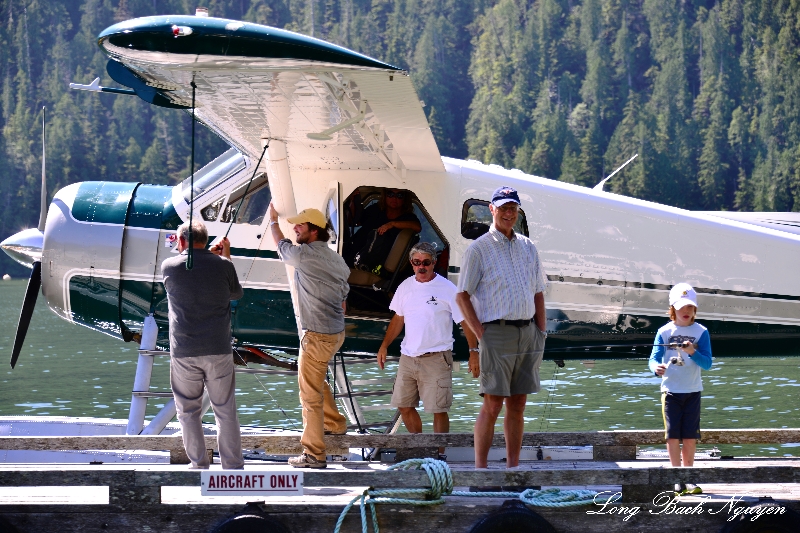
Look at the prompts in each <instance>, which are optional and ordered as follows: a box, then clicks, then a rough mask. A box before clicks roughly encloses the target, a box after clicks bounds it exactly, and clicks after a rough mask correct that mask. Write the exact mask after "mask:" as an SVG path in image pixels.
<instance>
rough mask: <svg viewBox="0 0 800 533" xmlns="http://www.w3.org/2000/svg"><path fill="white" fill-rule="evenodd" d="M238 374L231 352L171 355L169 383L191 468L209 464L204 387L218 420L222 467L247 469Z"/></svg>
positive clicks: (218, 440) (203, 466) (226, 468)
mask: <svg viewBox="0 0 800 533" xmlns="http://www.w3.org/2000/svg"><path fill="white" fill-rule="evenodd" d="M235 376H236V375H235V374H234V373H233V357H232V356H231V354H229V353H225V354H220V355H202V356H197V357H172V358H171V360H170V365H169V382H170V385H172V395H173V397H174V398H175V409H176V410H177V411H178V421H179V422H180V423H181V429H182V430H183V447H184V448H185V449H186V455H187V456H188V457H189V460H190V461H191V462H192V468H208V467H209V460H208V454H206V441H205V437H204V436H203V426H202V419H201V418H202V414H203V412H202V409H203V387H204V386H205V389H206V390H207V391H208V397H209V399H210V400H211V406H212V407H213V408H214V418H215V419H216V420H217V446H218V447H219V459H220V462H221V463H222V468H224V469H225V470H235V469H239V468H244V459H243V458H242V436H241V432H240V428H239V417H238V416H237V414H236V397H235V393H236V379H235Z"/></svg>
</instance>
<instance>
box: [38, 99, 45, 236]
mask: <svg viewBox="0 0 800 533" xmlns="http://www.w3.org/2000/svg"><path fill="white" fill-rule="evenodd" d="M46 113H47V108H45V107H42V205H41V206H40V208H39V231H41V232H44V223H45V221H46V220H47V179H46V178H45V168H44V158H45V151H44V149H45V146H46V145H45V136H44V134H45V130H44V117H45V114H46Z"/></svg>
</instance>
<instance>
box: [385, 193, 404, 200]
mask: <svg viewBox="0 0 800 533" xmlns="http://www.w3.org/2000/svg"><path fill="white" fill-rule="evenodd" d="M405 197H406V193H404V192H392V191H388V192H387V193H386V198H397V199H398V200H402V199H403V198H405Z"/></svg>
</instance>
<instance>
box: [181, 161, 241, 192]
mask: <svg viewBox="0 0 800 533" xmlns="http://www.w3.org/2000/svg"><path fill="white" fill-rule="evenodd" d="M244 167H245V162H244V156H243V155H242V154H240V153H239V151H238V150H237V149H236V148H231V149H230V150H228V151H226V152H225V153H223V154H222V155H221V156H219V157H217V158H216V159H215V160H213V161H212V162H210V163H209V164H207V165H206V166H204V167H203V168H201V169H200V170H198V171H197V172H195V173H194V197H195V199H197V198H198V197H199V196H201V195H202V194H203V193H204V192H206V191H207V190H209V189H211V188H212V187H213V186H214V185H216V184H218V183H220V182H222V181H224V180H226V179H228V178H230V177H231V176H232V175H234V174H235V173H236V172H238V171H240V170H242V169H243V168H244ZM189 184H190V179H189V178H186V179H185V180H183V183H182V184H181V186H182V189H181V190H182V191H183V197H184V198H185V199H186V203H189V198H190V196H191V195H190V192H191V191H190V190H189Z"/></svg>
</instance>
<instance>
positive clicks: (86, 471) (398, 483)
mask: <svg viewBox="0 0 800 533" xmlns="http://www.w3.org/2000/svg"><path fill="white" fill-rule="evenodd" d="M170 466H171V465H170ZM450 469H451V471H452V475H453V482H454V483H455V484H456V485H458V486H487V485H512V486H529V485H556V486H558V485H587V484H591V485H642V486H644V485H651V486H655V487H662V486H669V485H671V484H673V483H676V482H678V481H684V482H692V483H746V482H751V483H763V482H765V481H767V480H768V481H770V482H772V483H798V482H800V460H792V459H764V460H738V461H704V462H698V463H695V466H694V467H691V468H672V467H670V465H669V463H668V462H664V461H641V460H639V461H616V462H611V461H609V462H603V461H557V462H556V461H534V462H525V463H522V464H521V465H520V466H519V467H517V468H514V469H506V468H503V467H502V466H497V467H494V466H493V467H491V468H486V469H476V468H474V466H473V465H472V464H468V463H454V464H451V465H450ZM245 470H270V471H277V472H284V471H285V472H292V471H295V470H293V469H292V468H291V467H290V466H288V465H285V464H275V465H269V466H268V465H264V466H261V465H247V466H246V467H245ZM304 478H305V486H307V487H357V486H374V487H385V488H400V487H428V486H430V483H429V480H428V476H427V474H426V473H425V472H424V471H422V470H388V466H387V465H383V464H378V463H360V462H345V463H333V464H330V465H329V467H328V468H327V469H325V470H305V471H304ZM199 479H200V472H199V471H197V470H187V469H186V468H185V467H179V466H177V465H175V466H171V467H170V468H167V465H93V466H87V465H3V466H0V487H27V486H39V485H48V486H65V485H75V486H86V485H108V486H116V487H139V488H145V487H160V486H191V485H195V486H197V485H199V483H200V481H199Z"/></svg>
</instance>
